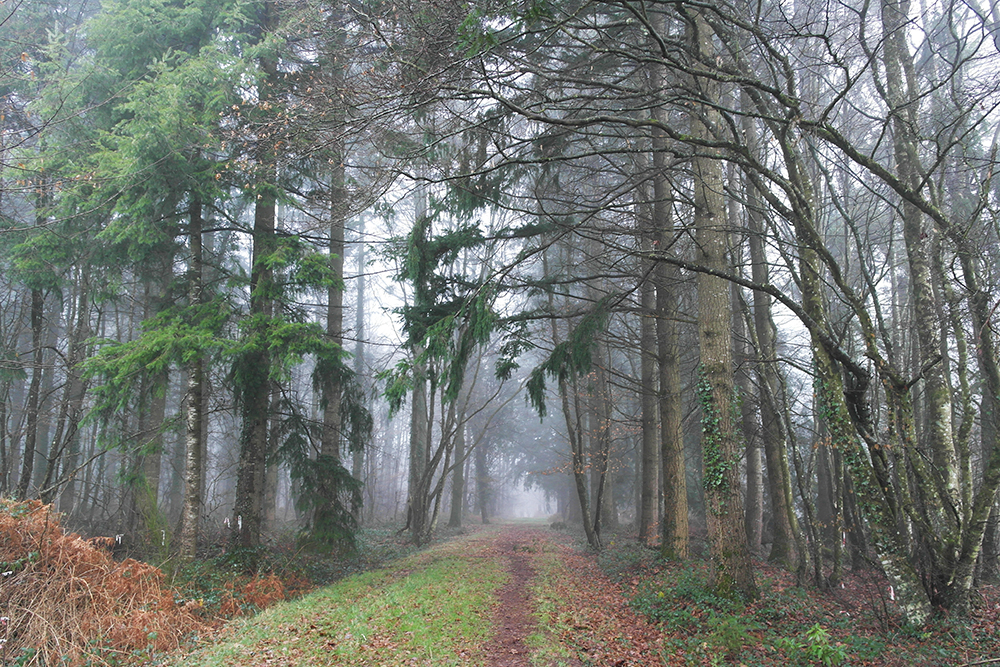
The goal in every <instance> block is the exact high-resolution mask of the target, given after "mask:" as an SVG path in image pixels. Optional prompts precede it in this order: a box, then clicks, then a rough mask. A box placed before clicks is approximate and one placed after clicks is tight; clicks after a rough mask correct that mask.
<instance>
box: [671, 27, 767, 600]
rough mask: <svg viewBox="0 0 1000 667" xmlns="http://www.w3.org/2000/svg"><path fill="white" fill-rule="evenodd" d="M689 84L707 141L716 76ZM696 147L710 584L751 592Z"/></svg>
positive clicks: (722, 319) (707, 42)
mask: <svg viewBox="0 0 1000 667" xmlns="http://www.w3.org/2000/svg"><path fill="white" fill-rule="evenodd" d="M687 29H688V33H689V34H688V39H689V45H690V48H691V49H692V50H693V53H694V56H695V59H696V60H697V61H698V62H712V61H714V58H715V48H714V45H713V38H714V35H713V33H712V29H711V27H710V26H709V24H708V22H707V21H705V19H704V17H703V16H702V15H701V14H700V13H697V12H692V13H691V14H690V16H689V23H688V26H687ZM694 85H695V86H696V87H697V88H698V89H699V92H700V95H701V99H702V100H704V103H703V104H700V105H695V108H694V109H693V111H692V116H691V135H692V136H693V137H698V138H702V139H704V140H705V141H706V142H707V141H710V140H711V139H712V137H713V131H714V130H715V128H716V127H717V124H718V121H719V116H718V112H717V111H715V110H714V109H713V107H712V104H713V103H714V102H715V101H716V100H718V97H719V90H718V87H719V84H718V83H717V82H716V81H714V80H712V79H709V78H707V77H706V78H701V77H697V78H695V80H694ZM696 150H697V151H699V152H697V153H696V154H695V156H694V158H693V160H692V174H693V178H694V227H695V235H696V241H697V248H698V250H697V258H696V263H697V264H699V265H700V266H704V267H706V269H708V270H709V271H714V272H716V273H717V275H712V274H710V273H708V272H701V273H699V274H698V346H699V353H700V362H699V366H698V378H697V395H698V400H699V403H700V405H701V419H702V449H703V451H704V486H705V498H706V504H707V509H706V519H707V523H708V536H709V548H710V552H711V559H712V585H713V587H714V588H715V589H716V590H717V591H718V592H719V593H720V594H721V595H726V596H732V595H739V596H742V597H744V598H745V599H751V600H752V599H756V598H757V597H758V595H759V593H758V591H757V584H756V582H755V581H754V575H753V566H752V562H751V557H750V551H749V549H748V548H747V540H746V532H745V531H744V527H743V499H742V494H741V484H740V471H739V466H738V464H737V462H738V461H739V460H740V455H741V452H740V449H741V447H740V442H739V438H738V436H737V432H736V424H735V423H734V409H735V405H734V403H733V392H734V386H733V360H732V354H733V345H732V326H731V325H732V323H731V317H732V309H731V301H730V294H729V284H728V282H727V281H726V280H725V279H723V278H721V277H719V275H721V274H723V273H725V272H726V271H727V269H728V262H727V246H728V243H727V240H728V235H727V232H726V213H725V206H724V202H723V198H722V193H723V191H724V190H723V182H722V168H721V165H720V161H719V159H718V156H717V155H715V154H713V153H711V152H709V150H708V149H705V148H697V149H696Z"/></svg>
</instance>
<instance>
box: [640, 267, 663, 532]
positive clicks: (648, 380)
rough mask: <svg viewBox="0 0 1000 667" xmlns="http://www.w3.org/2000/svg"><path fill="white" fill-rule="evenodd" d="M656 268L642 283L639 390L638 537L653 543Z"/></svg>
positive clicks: (657, 479)
mask: <svg viewBox="0 0 1000 667" xmlns="http://www.w3.org/2000/svg"><path fill="white" fill-rule="evenodd" d="M652 271H653V267H649V268H648V269H647V271H646V272H645V273H646V275H645V276H644V278H643V281H642V285H641V286H640V288H639V289H640V299H641V306H642V307H641V309H640V315H639V317H640V344H639V355H640V358H639V374H640V387H639V391H640V392H641V393H640V397H641V399H640V400H641V401H642V452H641V457H640V473H639V540H640V541H642V542H643V543H651V542H652V541H653V540H654V539H655V537H656V519H657V510H658V509H659V498H658V496H659V493H658V491H659V487H660V475H659V472H660V470H659V467H660V448H659V440H660V438H659V436H660V434H659V431H658V430H657V426H658V425H659V420H658V418H657V417H658V415H657V401H656V397H657V392H656V384H657V383H656V371H657V369H656V359H657V350H656V319H655V312H656V286H655V285H654V284H653V281H652V277H651V274H652Z"/></svg>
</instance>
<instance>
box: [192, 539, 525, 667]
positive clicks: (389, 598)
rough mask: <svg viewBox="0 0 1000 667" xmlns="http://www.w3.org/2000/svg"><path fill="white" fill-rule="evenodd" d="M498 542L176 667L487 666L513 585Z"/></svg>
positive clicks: (433, 558)
mask: <svg viewBox="0 0 1000 667" xmlns="http://www.w3.org/2000/svg"><path fill="white" fill-rule="evenodd" d="M491 538H492V535H491V534H483V533H480V534H478V535H476V536H472V537H467V538H463V539H457V540H454V541H451V542H448V543H446V544H443V545H440V546H437V547H433V548H431V549H429V550H427V551H424V552H421V553H419V554H415V555H413V556H410V557H408V558H405V559H403V560H401V561H398V562H397V563H395V564H393V565H392V566H391V567H390V568H387V569H385V570H380V571H377V572H369V573H365V574H361V575H357V576H353V577H349V578H347V579H345V580H343V581H341V582H338V583H336V584H334V585H332V586H329V587H327V588H324V589H321V590H319V591H317V592H315V593H312V594H310V595H307V596H306V597H304V598H302V599H300V600H296V601H294V602H289V603H281V604H278V605H275V606H274V607H272V608H270V609H268V610H266V611H264V612H263V613H261V614H260V615H258V616H256V617H254V618H253V619H250V620H247V621H242V622H238V623H237V624H235V625H233V626H231V627H230V628H229V629H228V630H227V631H225V632H224V633H223V634H222V635H221V636H220V637H217V638H216V641H215V642H213V645H212V646H209V647H205V648H204V649H202V650H199V651H196V652H195V653H193V654H190V655H188V656H185V657H184V659H183V660H182V661H180V662H178V663H177V664H178V665H179V664H183V665H185V666H186V667H187V666H190V667H241V666H243V665H258V664H261V663H262V662H263V663H266V664H268V665H289V666H291V665H303V664H308V665H331V666H333V665H338V666H339V665H371V664H378V665H385V666H390V667H391V666H393V665H413V664H417V665H442V666H446V665H465V664H481V663H482V662H483V656H482V655H481V654H480V649H481V646H482V644H483V643H484V642H485V641H486V640H488V639H489V638H490V637H491V636H492V634H493V632H494V628H493V623H492V620H493V614H494V611H495V605H496V590H497V589H498V588H499V587H500V586H502V585H503V583H504V582H505V581H506V579H507V577H508V575H507V573H506V571H505V570H504V563H503V561H502V559H499V558H495V557H482V556H485V555H486V554H488V553H489V551H490V545H491V544H492V539H491Z"/></svg>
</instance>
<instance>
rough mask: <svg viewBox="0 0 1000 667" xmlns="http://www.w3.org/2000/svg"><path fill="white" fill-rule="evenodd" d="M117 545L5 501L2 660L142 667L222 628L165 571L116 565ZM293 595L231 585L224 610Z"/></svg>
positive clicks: (270, 583) (42, 509)
mask: <svg viewBox="0 0 1000 667" xmlns="http://www.w3.org/2000/svg"><path fill="white" fill-rule="evenodd" d="M111 542H113V539H112V538H94V539H89V540H88V539H84V538H82V537H80V536H79V535H77V534H75V533H65V532H64V531H63V530H62V528H61V527H60V526H59V520H58V515H57V514H56V513H55V512H54V511H53V510H52V508H51V506H48V505H42V504H41V503H40V502H38V501H28V502H14V501H9V500H0V573H2V580H0V616H2V619H3V620H0V640H3V643H2V646H0V664H7V662H8V661H11V660H15V659H20V661H21V663H22V664H26V665H32V664H38V665H41V664H47V665H55V664H69V665H74V664H80V663H83V662H85V661H87V660H90V661H93V662H97V663H98V664H100V663H101V662H110V661H114V662H117V663H127V662H129V661H140V660H143V659H148V657H149V655H150V653H156V652H161V651H167V650H170V649H173V648H176V647H177V646H178V645H179V644H180V643H181V642H182V641H183V640H184V639H185V638H187V637H190V636H192V635H194V634H197V633H204V632H206V631H208V630H210V629H211V628H212V627H213V626H214V625H217V624H218V620H219V619H218V618H216V619H212V618H208V615H207V614H206V613H205V611H204V610H203V609H202V607H201V604H200V603H199V602H197V601H192V600H189V601H183V600H178V599H176V597H175V594H174V592H173V591H172V590H171V589H170V588H169V587H167V586H166V585H165V581H164V575H163V573H162V572H161V571H160V570H159V569H158V568H156V567H153V566H152V565H149V564H147V563H142V562H140V561H137V560H135V559H132V558H129V559H126V560H124V561H121V562H117V561H115V560H114V558H112V556H111V554H110V553H109V551H108V549H107V547H108V546H110V543H111ZM284 597H285V593H284V587H283V586H282V584H281V582H280V581H279V580H278V579H277V578H276V577H273V576H263V577H253V578H251V579H248V580H246V581H245V582H243V583H242V584H240V583H236V582H231V583H230V584H229V586H228V591H227V595H225V596H224V598H223V600H222V602H221V605H220V610H219V613H220V615H222V616H232V615H236V614H238V613H239V612H240V604H239V603H238V600H242V601H244V602H245V601H246V600H248V599H251V600H252V601H253V603H254V605H255V606H263V605H264V604H267V603H269V602H272V601H274V600H278V599H284Z"/></svg>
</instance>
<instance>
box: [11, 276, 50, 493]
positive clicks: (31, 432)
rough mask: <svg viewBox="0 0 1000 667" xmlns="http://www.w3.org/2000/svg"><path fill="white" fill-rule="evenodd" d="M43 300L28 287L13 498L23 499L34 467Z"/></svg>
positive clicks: (40, 383)
mask: <svg viewBox="0 0 1000 667" xmlns="http://www.w3.org/2000/svg"><path fill="white" fill-rule="evenodd" d="M44 308H45V299H44V296H43V293H42V290H40V289H33V290H31V348H32V369H31V384H30V385H29V386H28V405H27V407H26V412H27V419H26V427H25V434H24V451H23V453H22V455H21V477H20V479H19V480H18V483H17V497H18V498H27V497H28V489H29V488H30V486H31V478H32V473H33V471H34V466H35V453H36V452H35V449H36V446H37V443H38V416H39V415H38V412H39V403H40V395H41V388H42V362H43V361H44V359H45V357H44V354H43V353H44V351H45V348H44V346H43V345H42V333H43V326H44V322H45V312H44Z"/></svg>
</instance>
